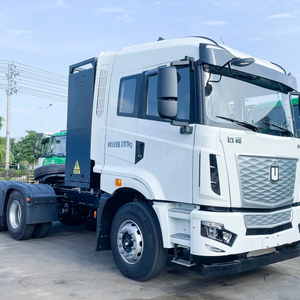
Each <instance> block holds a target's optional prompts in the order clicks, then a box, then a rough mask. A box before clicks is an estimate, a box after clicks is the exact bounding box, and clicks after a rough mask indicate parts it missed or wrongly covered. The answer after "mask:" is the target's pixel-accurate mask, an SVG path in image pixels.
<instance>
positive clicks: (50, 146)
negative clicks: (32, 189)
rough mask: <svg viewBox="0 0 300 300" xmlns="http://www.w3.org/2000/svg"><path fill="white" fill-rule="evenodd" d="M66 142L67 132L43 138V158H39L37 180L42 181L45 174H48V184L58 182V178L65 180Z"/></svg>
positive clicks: (47, 135) (35, 171) (36, 170)
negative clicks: (53, 181)
mask: <svg viewBox="0 0 300 300" xmlns="http://www.w3.org/2000/svg"><path fill="white" fill-rule="evenodd" d="M66 140H67V131H66V130H62V131H59V132H56V133H54V134H46V135H44V136H43V138H42V140H41V156H40V157H39V161H38V167H37V168H36V169H35V170H34V179H35V180H40V179H41V178H42V177H44V176H45V174H48V176H47V182H51V181H52V180H53V179H55V180H57V179H58V178H57V177H61V180H64V174H65V162H66ZM54 177H55V178H54Z"/></svg>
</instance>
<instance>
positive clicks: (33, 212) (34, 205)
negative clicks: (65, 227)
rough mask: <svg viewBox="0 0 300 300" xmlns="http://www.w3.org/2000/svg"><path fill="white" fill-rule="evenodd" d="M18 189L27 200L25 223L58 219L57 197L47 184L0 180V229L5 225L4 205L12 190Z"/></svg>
mask: <svg viewBox="0 0 300 300" xmlns="http://www.w3.org/2000/svg"><path fill="white" fill-rule="evenodd" d="M14 190H17V191H19V192H20V193H21V194H22V195H23V197H24V199H26V201H27V205H26V206H25V207H26V224H39V223H47V222H53V221H57V220H58V210H57V198H56V194H55V192H54V190H53V188H52V187H51V186H50V185H47V184H41V183H39V184H29V183H24V182H21V181H0V230H1V229H2V230H3V229H4V228H5V227H6V205H7V201H8V198H9V195H10V193H11V192H12V191H14Z"/></svg>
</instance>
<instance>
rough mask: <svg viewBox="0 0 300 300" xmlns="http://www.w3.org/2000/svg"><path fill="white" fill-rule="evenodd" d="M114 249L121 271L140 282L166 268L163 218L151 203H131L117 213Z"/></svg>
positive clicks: (112, 236) (113, 240) (112, 231)
mask: <svg viewBox="0 0 300 300" xmlns="http://www.w3.org/2000/svg"><path fill="white" fill-rule="evenodd" d="M111 249H112V254H113V257H114V260H115V263H116V265H117V267H118V268H119V270H120V271H121V273H122V274H123V275H124V276H126V277H128V278H130V279H133V280H136V281H145V280H149V279H151V278H153V277H155V276H156V275H157V274H158V273H159V272H160V271H161V269H162V268H163V267H164V265H165V262H166V259H167V254H168V251H167V249H164V248H163V241H162V235H161V230H160V225H159V221H158V219H157V216H156V214H155V212H154V210H153V209H152V207H151V206H150V205H149V204H147V203H140V202H135V203H128V204H126V205H124V206H122V207H121V208H120V209H119V210H118V212H117V213H116V215H115V217H114V220H113V223H112V229H111Z"/></svg>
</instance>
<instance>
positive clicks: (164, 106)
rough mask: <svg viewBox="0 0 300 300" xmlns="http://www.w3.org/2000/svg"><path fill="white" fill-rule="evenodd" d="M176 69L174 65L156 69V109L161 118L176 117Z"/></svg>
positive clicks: (173, 118)
mask: <svg viewBox="0 0 300 300" xmlns="http://www.w3.org/2000/svg"><path fill="white" fill-rule="evenodd" d="M177 98H178V91H177V70H176V68H175V67H160V68H158V70H157V99H158V101H157V111H158V114H159V116H160V117H161V118H162V119H171V120H175V119H176V117H177Z"/></svg>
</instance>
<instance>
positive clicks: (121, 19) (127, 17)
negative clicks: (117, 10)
mask: <svg viewBox="0 0 300 300" xmlns="http://www.w3.org/2000/svg"><path fill="white" fill-rule="evenodd" d="M115 21H116V22H124V23H127V24H131V23H133V22H134V21H135V18H133V17H131V16H130V15H129V14H125V15H124V16H123V17H119V18H116V19H115Z"/></svg>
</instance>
